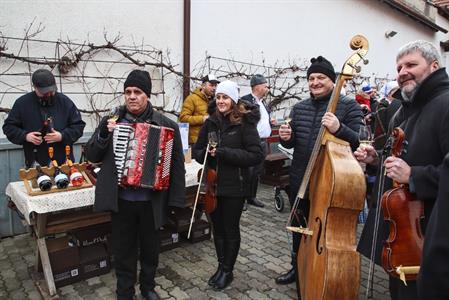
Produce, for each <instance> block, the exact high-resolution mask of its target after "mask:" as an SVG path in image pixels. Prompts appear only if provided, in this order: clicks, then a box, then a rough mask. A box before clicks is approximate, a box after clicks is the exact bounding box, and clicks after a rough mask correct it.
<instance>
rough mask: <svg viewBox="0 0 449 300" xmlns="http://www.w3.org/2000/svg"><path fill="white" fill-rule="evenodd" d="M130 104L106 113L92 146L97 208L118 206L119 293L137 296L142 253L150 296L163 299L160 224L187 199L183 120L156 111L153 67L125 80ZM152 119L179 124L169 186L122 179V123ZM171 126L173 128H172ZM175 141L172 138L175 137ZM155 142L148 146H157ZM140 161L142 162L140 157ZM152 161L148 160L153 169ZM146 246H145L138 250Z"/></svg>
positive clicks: (160, 124) (144, 287) (143, 284)
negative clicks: (117, 137) (158, 281)
mask: <svg viewBox="0 0 449 300" xmlns="http://www.w3.org/2000/svg"><path fill="white" fill-rule="evenodd" d="M124 92H125V105H124V106H121V107H119V109H118V110H117V113H116V114H115V115H114V117H111V116H107V117H104V118H103V119H102V120H101V121H100V124H99V126H98V128H97V129H96V131H95V133H94V134H93V135H92V137H91V138H90V140H89V141H88V143H87V146H86V157H87V159H88V160H89V161H91V162H95V163H97V162H102V166H101V170H100V172H99V174H98V177H97V183H96V190H95V205H94V210H95V211H111V212H112V253H113V255H114V258H115V272H116V277H117V290H116V293H117V298H118V299H133V297H134V293H135V291H134V285H135V283H136V279H137V278H136V276H137V255H138V253H139V255H140V274H139V282H140V290H141V293H142V297H143V298H144V299H159V296H158V295H157V293H156V292H155V291H154V288H155V281H154V277H155V274H156V268H157V265H158V259H159V228H160V227H161V226H162V225H164V224H165V223H166V221H167V216H168V206H178V207H183V206H184V203H185V169H184V156H183V151H182V143H181V137H180V133H179V128H178V125H177V124H176V123H175V122H173V121H171V120H170V119H169V118H167V117H165V116H164V115H162V114H161V113H159V112H157V111H155V110H154V109H153V106H152V105H151V103H150V101H149V99H150V94H151V78H150V74H149V73H148V72H147V71H142V70H133V71H132V72H131V73H130V74H129V75H128V77H127V79H126V81H125V83H124ZM118 123H120V124H124V123H128V124H130V125H131V126H132V125H134V124H142V123H147V124H150V126H154V127H155V128H171V129H173V132H174V135H173V140H172V142H173V145H172V146H171V145H170V147H172V150H171V153H170V154H171V163H170V177H169V184H168V188H164V189H155V188H149V187H144V185H142V186H136V187H134V186H133V187H129V186H127V185H122V184H118V178H117V173H118V169H117V167H116V165H117V162H116V157H117V153H115V152H116V151H114V143H115V141H113V136H114V134H113V131H114V129H115V128H116V126H117V124H118ZM171 129H170V131H172V130H171ZM170 143H171V142H170ZM152 148H155V147H154V144H151V145H150V144H149V147H148V149H146V150H147V151H151V150H156V151H157V152H159V148H158V149H152ZM134 163H137V162H134ZM149 167H150V166H147V165H146V164H144V168H145V170H144V171H146V170H148V168H149ZM139 248H140V251H139V250H138V249H139Z"/></svg>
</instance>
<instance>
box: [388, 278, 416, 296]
mask: <svg viewBox="0 0 449 300" xmlns="http://www.w3.org/2000/svg"><path fill="white" fill-rule="evenodd" d="M389 288H390V296H391V299H392V300H417V299H418V289H417V285H416V281H415V280H408V281H407V285H405V284H404V282H402V280H400V279H398V278H395V277H391V276H389Z"/></svg>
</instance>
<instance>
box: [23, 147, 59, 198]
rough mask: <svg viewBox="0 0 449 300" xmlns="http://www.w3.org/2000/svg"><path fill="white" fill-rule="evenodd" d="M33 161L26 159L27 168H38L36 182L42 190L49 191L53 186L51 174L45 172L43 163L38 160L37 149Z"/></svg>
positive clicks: (34, 150)
mask: <svg viewBox="0 0 449 300" xmlns="http://www.w3.org/2000/svg"><path fill="white" fill-rule="evenodd" d="M33 158H34V160H33V161H26V168H27V169H33V168H34V169H36V171H37V176H36V183H37V185H38V187H39V189H40V190H41V191H48V190H49V189H51V186H52V185H53V184H52V182H51V178H50V176H48V175H47V174H45V173H44V172H43V171H42V168H41V165H40V164H39V162H38V161H37V149H36V148H34V149H33Z"/></svg>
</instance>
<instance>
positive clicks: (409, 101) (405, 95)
mask: <svg viewBox="0 0 449 300" xmlns="http://www.w3.org/2000/svg"><path fill="white" fill-rule="evenodd" d="M401 95H402V100H404V102H408V103H411V102H412V100H411V99H410V98H409V97H408V95H407V94H406V93H405V92H404V91H401Z"/></svg>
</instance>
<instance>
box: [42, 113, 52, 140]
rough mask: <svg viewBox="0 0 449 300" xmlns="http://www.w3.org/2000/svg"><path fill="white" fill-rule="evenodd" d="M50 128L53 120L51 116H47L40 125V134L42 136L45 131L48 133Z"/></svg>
mask: <svg viewBox="0 0 449 300" xmlns="http://www.w3.org/2000/svg"><path fill="white" fill-rule="evenodd" d="M52 129H53V120H52V118H51V117H47V118H46V119H45V120H44V122H43V124H42V127H41V129H40V132H41V136H42V137H44V136H45V135H46V134H47V133H50V132H51V131H52Z"/></svg>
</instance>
